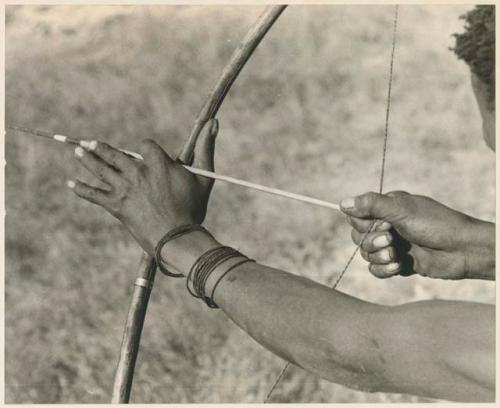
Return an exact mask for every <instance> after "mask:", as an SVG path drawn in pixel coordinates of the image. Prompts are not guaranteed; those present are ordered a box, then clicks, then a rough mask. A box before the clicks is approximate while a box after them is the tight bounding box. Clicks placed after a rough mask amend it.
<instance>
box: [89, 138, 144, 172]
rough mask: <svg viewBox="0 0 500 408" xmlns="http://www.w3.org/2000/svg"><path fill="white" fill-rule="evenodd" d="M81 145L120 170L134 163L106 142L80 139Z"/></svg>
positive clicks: (123, 170)
mask: <svg viewBox="0 0 500 408" xmlns="http://www.w3.org/2000/svg"><path fill="white" fill-rule="evenodd" d="M81 145H82V147H84V148H86V149H87V150H88V151H89V152H92V153H94V154H95V155H96V156H98V157H100V158H101V159H102V160H104V161H105V162H107V163H109V164H111V165H112V166H113V167H114V168H116V169H118V170H120V171H122V172H125V171H126V170H127V169H129V168H130V166H134V165H135V163H134V159H132V158H131V157H130V156H127V155H126V154H125V153H123V152H121V151H119V150H117V149H115V148H114V147H111V146H110V145H108V144H107V143H103V142H98V141H97V140H92V141H91V142H86V141H82V142H81Z"/></svg>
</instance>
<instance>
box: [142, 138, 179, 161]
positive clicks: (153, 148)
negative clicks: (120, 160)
mask: <svg viewBox="0 0 500 408" xmlns="http://www.w3.org/2000/svg"><path fill="white" fill-rule="evenodd" d="M138 150H139V153H140V154H141V155H142V157H144V161H145V162H146V163H160V162H163V161H166V162H167V163H168V164H173V163H174V159H172V158H171V157H170V156H169V155H168V154H167V152H166V151H165V150H163V149H162V148H161V146H160V145H159V144H158V143H156V142H155V141H154V140H152V139H144V140H143V141H142V142H141V143H140V145H139V148H138Z"/></svg>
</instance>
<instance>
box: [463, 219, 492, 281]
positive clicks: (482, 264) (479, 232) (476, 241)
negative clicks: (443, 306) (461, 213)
mask: <svg viewBox="0 0 500 408" xmlns="http://www.w3.org/2000/svg"><path fill="white" fill-rule="evenodd" d="M468 234H469V237H470V240H469V243H468V248H467V251H466V257H465V262H466V265H465V276H466V278H469V279H486V280H495V224H494V223H492V222H486V221H481V220H477V219H473V220H472V227H471V228H470V230H469V231H468Z"/></svg>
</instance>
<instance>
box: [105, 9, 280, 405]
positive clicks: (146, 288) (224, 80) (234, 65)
mask: <svg viewBox="0 0 500 408" xmlns="http://www.w3.org/2000/svg"><path fill="white" fill-rule="evenodd" d="M285 8H286V5H277V6H268V7H267V8H266V9H265V11H264V12H263V13H262V15H261V16H260V17H259V19H258V20H257V21H256V22H255V24H254V25H253V26H252V27H251V28H250V30H249V31H248V33H247V35H246V36H245V37H244V39H243V40H242V42H241V43H240V45H239V46H238V48H237V49H236V50H235V52H234V53H233V55H232V56H231V59H230V60H229V63H228V64H227V65H226V67H225V68H224V70H223V72H222V74H221V75H220V77H219V80H218V81H217V83H216V85H215V87H214V88H213V90H212V92H211V93H210V94H209V96H208V98H207V100H206V102H205V104H204V105H203V108H202V109H201V111H200V112H199V114H198V116H197V117H196V120H195V123H194V126H193V128H192V130H191V133H190V134H189V137H188V138H187V140H186V142H185V143H184V145H183V147H182V149H181V152H180V153H179V155H178V160H180V161H181V162H182V163H185V164H191V162H192V160H193V153H194V147H195V145H196V141H197V140H198V136H199V134H200V132H201V130H202V129H203V126H204V125H205V124H206V123H207V122H208V121H209V120H210V119H212V118H214V117H215V115H216V114H217V112H218V110H219V108H220V106H221V105H222V102H223V100H224V98H225V96H226V95H227V93H228V92H229V89H230V88H231V85H232V84H233V83H234V81H235V80H236V78H237V76H238V74H239V73H240V72H241V70H242V69H243V67H244V66H245V64H246V62H247V61H248V60H249V58H250V57H251V55H252V53H253V52H254V51H255V49H256V48H257V46H258V45H259V43H260V41H261V40H262V39H263V38H264V36H265V35H266V33H267V32H268V31H269V29H270V28H271V26H272V25H273V24H274V22H275V21H276V20H277V18H278V17H279V16H280V15H281V13H282V12H283V11H284V10H285ZM155 271H156V262H155V260H154V258H153V257H151V256H149V255H148V254H146V253H143V255H142V257H141V262H140V266H139V272H138V274H137V279H136V284H135V285H134V291H133V294H132V299H131V302H130V306H129V311H128V315H127V320H126V323H125V329H124V332H123V338H122V344H121V348H120V356H119V359H118V365H117V368H116V372H115V379H114V385H113V394H112V398H111V402H112V403H128V402H129V400H130V392H131V389H132V381H133V376H134V368H135V363H136V360H137V354H138V352H139V344H140V338H141V333H142V327H143V325H144V319H145V317H146V311H147V307H148V301H149V297H150V293H151V290H152V288H153V282H154V276H155ZM137 282H140V283H142V284H137Z"/></svg>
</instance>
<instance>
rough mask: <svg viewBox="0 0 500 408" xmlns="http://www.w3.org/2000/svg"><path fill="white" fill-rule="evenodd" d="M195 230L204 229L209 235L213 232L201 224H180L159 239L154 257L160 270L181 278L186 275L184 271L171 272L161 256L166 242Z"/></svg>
mask: <svg viewBox="0 0 500 408" xmlns="http://www.w3.org/2000/svg"><path fill="white" fill-rule="evenodd" d="M193 231H203V232H205V233H207V234H208V235H210V236H212V234H210V232H208V231H207V230H206V229H205V228H204V227H203V226H201V225H200V224H188V225H180V226H179V227H176V228H173V229H172V230H170V231H169V232H167V233H166V234H165V235H164V236H163V237H162V238H161V239H160V240H159V241H158V244H156V248H155V254H154V257H155V260H156V265H157V266H158V269H160V271H161V272H162V273H163V274H165V275H167V276H171V277H174V278H180V277H182V276H184V275H183V274H182V273H173V272H170V271H169V270H168V269H167V268H166V267H165V266H164V265H163V259H162V257H161V251H162V249H163V247H164V246H165V244H166V243H167V242H169V241H173V240H174V239H176V238H180V237H181V236H183V235H185V234H188V233H190V232H193Z"/></svg>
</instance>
